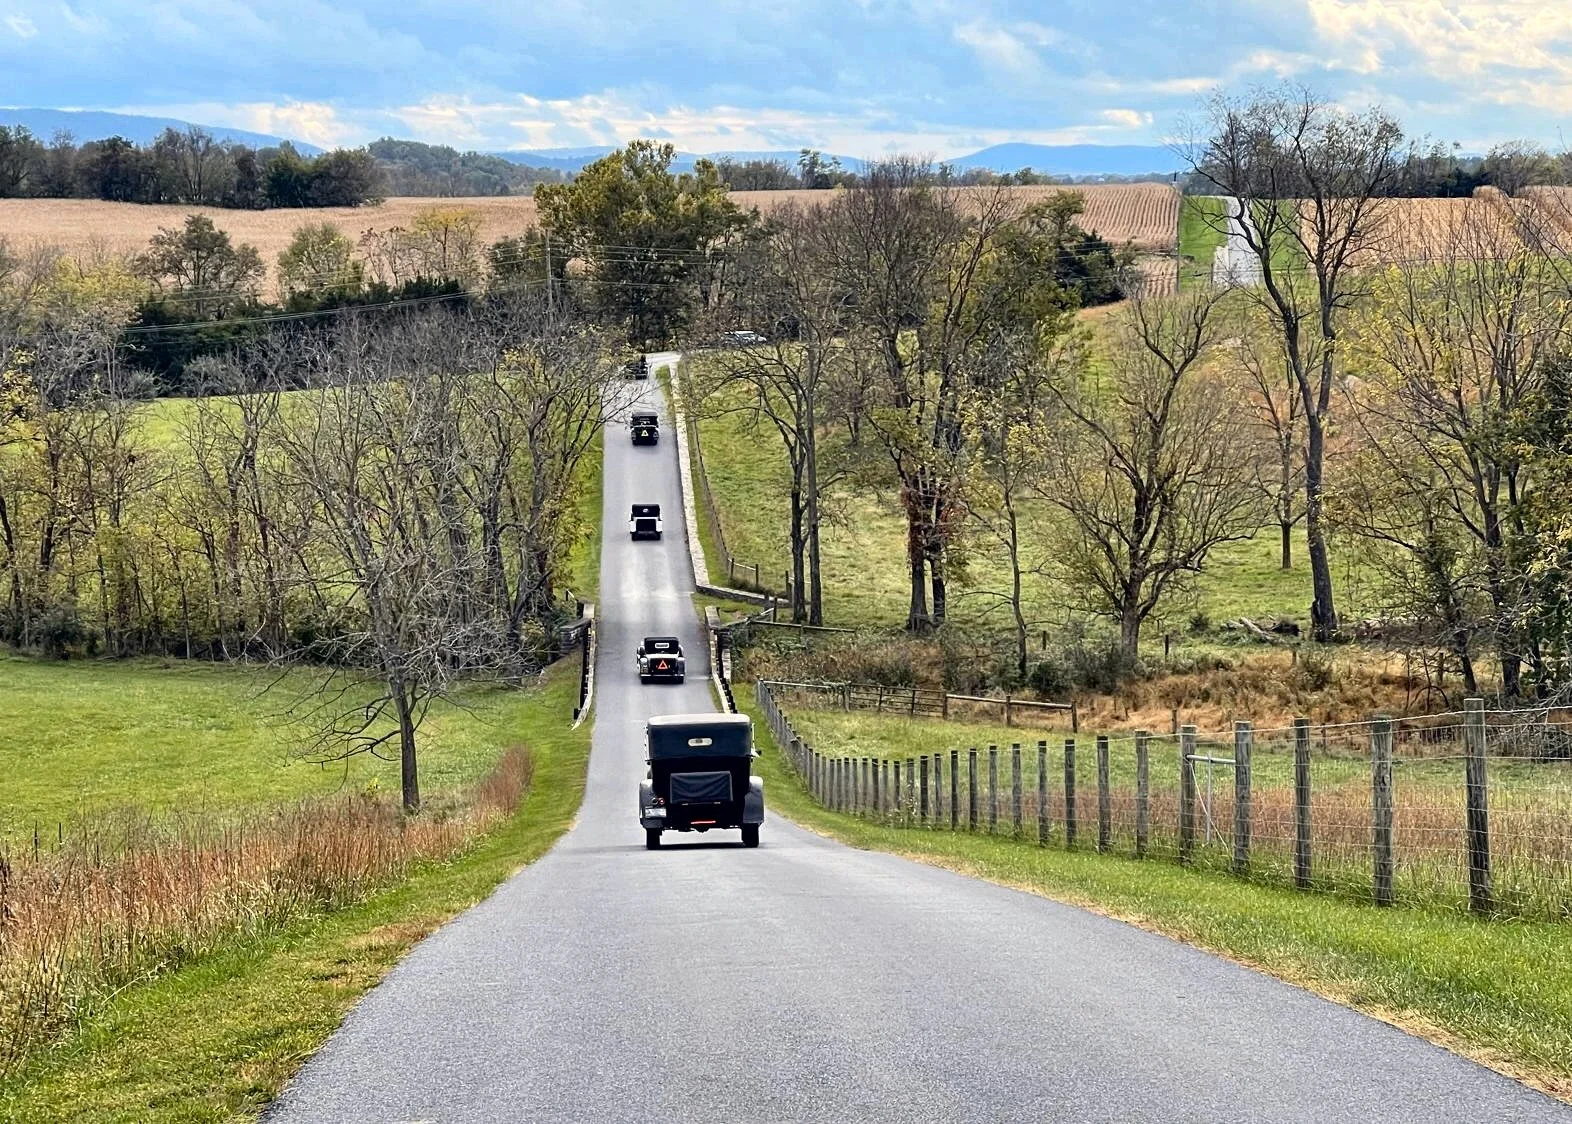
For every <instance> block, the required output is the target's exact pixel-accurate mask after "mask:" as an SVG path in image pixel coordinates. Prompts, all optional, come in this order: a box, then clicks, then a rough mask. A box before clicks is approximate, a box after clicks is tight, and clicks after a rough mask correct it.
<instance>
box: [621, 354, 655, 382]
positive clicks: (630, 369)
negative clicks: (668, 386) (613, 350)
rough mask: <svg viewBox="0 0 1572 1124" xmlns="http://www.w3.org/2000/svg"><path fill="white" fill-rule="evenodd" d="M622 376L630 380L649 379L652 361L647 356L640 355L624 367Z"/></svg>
mask: <svg viewBox="0 0 1572 1124" xmlns="http://www.w3.org/2000/svg"><path fill="white" fill-rule="evenodd" d="M622 374H623V377H625V378H630V379H647V378H649V377H650V360H649V356H647V355H640V356H639V357H638V358H636V359H629V360H628V361H627V362H626V363H624V364H623V365H622Z"/></svg>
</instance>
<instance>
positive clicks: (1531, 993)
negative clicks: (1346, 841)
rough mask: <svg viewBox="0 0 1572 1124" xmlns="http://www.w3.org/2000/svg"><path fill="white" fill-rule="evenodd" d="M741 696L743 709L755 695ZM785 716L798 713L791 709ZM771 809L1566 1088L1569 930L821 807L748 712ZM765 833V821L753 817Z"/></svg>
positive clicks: (1570, 1062)
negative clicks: (1111, 922) (1219, 959)
mask: <svg viewBox="0 0 1572 1124" xmlns="http://www.w3.org/2000/svg"><path fill="white" fill-rule="evenodd" d="M741 695H742V692H739V699H740V701H742V702H743V704H744V706H745V708H747V709H750V710H752V703H751V697H750V698H747V699H742V698H741ZM793 717H794V719H795V718H796V717H797V716H796V715H795V714H794V715H793ZM754 718H755V734H756V736H757V738H758V741H759V743H760V746H761V748H762V749H763V751H764V752H763V756H762V757H760V759H759V765H758V768H759V771H760V773H761V774H762V775H763V776H764V778H765V781H766V785H767V790H768V792H769V800H770V808H771V811H772V814H781V815H785V816H787V817H789V818H791V819H793V820H796V821H797V822H799V823H801V824H803V825H805V826H807V827H809V828H811V829H813V830H815V831H819V832H822V833H825V834H828V835H831V836H834V837H835V838H837V839H840V840H842V841H843V842H846V843H848V844H850V845H852V846H855V847H862V848H866V849H871V850H883V851H892V852H895V853H898V854H903V855H906V856H908V857H910V858H912V859H915V860H917V861H919V862H928V863H933V864H935V865H939V866H944V867H948V868H950V869H953V870H957V871H960V872H962V873H966V874H972V875H975V876H978V877H982V878H987V879H989V880H991V881H995V882H1000V883H1003V884H1005V885H1009V886H1014V887H1017V888H1019V889H1022V890H1025V891H1027V892H1030V893H1036V894H1042V895H1044V896H1046V897H1050V898H1053V899H1055V900H1058V901H1065V902H1069V903H1072V904H1076V905H1082V906H1085V907H1087V908H1090V909H1094V910H1096V911H1098V912H1100V913H1105V914H1108V915H1110V916H1113V917H1116V918H1120V919H1122V920H1125V921H1129V922H1131V923H1133V924H1136V925H1139V926H1141V927H1142V928H1146V929H1151V930H1153V931H1156V932H1160V933H1164V934H1167V935H1169V936H1172V937H1174V938H1176V939H1178V940H1182V941H1185V942H1187V943H1189V944H1192V945H1195V946H1197V947H1200V948H1204V949H1207V950H1209V951H1212V952H1215V953H1218V954H1219V955H1222V956H1225V957H1228V958H1230V959H1233V960H1236V961H1238V962H1241V963H1244V964H1247V965H1250V966H1252V967H1256V968H1259V969H1260V970H1262V971H1265V972H1268V973H1270V974H1272V975H1275V976H1278V977H1280V978H1282V979H1285V980H1288V981H1290V982H1292V983H1295V984H1298V985H1300V986H1303V987H1306V988H1308V989H1310V990H1311V991H1314V992H1317V993H1319V994H1321V995H1325V996H1327V997H1329V998H1331V999H1334V1000H1336V1001H1338V1002H1342V1003H1346V1004H1348V1005H1350V1006H1352V1007H1356V1008H1358V1009H1360V1010H1362V1011H1366V1012H1369V1013H1371V1014H1373V1015H1376V1016H1377V1017H1379V1018H1383V1019H1386V1020H1388V1021H1390V1022H1393V1023H1395V1024H1397V1025H1399V1026H1401V1027H1403V1028H1405V1029H1408V1030H1410V1031H1412V1032H1415V1033H1418V1034H1422V1035H1424V1036H1426V1037H1429V1038H1431V1039H1432V1040H1434V1041H1437V1042H1440V1043H1442V1044H1443V1045H1447V1046H1449V1047H1451V1048H1452V1049H1455V1050H1458V1051H1459V1052H1461V1053H1464V1054H1466V1055H1468V1056H1470V1057H1473V1058H1476V1059H1478V1060H1480V1061H1482V1062H1484V1063H1486V1064H1487V1065H1491V1066H1493V1067H1495V1068H1497V1069H1500V1070H1502V1071H1503V1072H1506V1073H1510V1074H1513V1075H1515V1076H1519V1077H1522V1078H1524V1079H1527V1080H1529V1081H1531V1082H1533V1083H1534V1084H1536V1085H1538V1086H1539V1087H1541V1088H1543V1089H1546V1090H1547V1091H1550V1092H1552V1093H1555V1094H1557V1095H1559V1096H1561V1097H1563V1098H1572V930H1569V929H1568V927H1567V926H1565V925H1562V924H1553V923H1540V922H1508V923H1500V922H1482V921H1478V920H1475V919H1472V918H1470V917H1468V916H1465V915H1462V914H1459V913H1457V912H1456V911H1453V910H1445V909H1422V908H1395V909H1382V908H1378V907H1375V906H1373V905H1367V904H1362V903H1358V902H1353V901H1349V900H1347V899H1344V898H1340V897H1336V896H1332V895H1321V894H1305V893H1299V892H1295V891H1293V890H1287V889H1280V888H1277V887H1273V886H1267V885H1262V884H1260V883H1257V882H1251V881H1242V880H1239V879H1236V878H1231V877H1228V876H1226V875H1223V874H1218V873H1214V872H1210V871H1207V870H1200V869H1191V868H1184V867H1180V866H1177V865H1174V864H1172V863H1167V862H1157V861H1138V860H1134V859H1129V858H1122V857H1115V856H1111V855H1099V854H1096V853H1093V852H1092V851H1091V850H1090V849H1089V848H1087V849H1082V850H1078V851H1065V850H1063V849H1059V848H1051V847H1050V848H1042V847H1037V846H1035V845H1030V844H1023V843H1017V842H1012V841H1010V840H1008V839H1005V838H999V837H986V836H978V835H968V834H966V833H960V834H951V833H950V832H946V831H923V830H910V829H905V830H903V829H898V828H891V827H884V826H880V825H876V824H872V823H868V822H866V821H863V820H858V819H853V818H851V817H848V816H840V815H835V814H832V813H829V812H826V811H824V810H823V809H822V808H820V807H819V806H818V805H817V804H815V803H814V802H813V801H812V800H811V798H810V797H809V796H808V794H807V792H806V790H805V789H804V787H803V785H802V783H801V782H800V780H799V779H798V778H797V775H796V773H795V772H794V771H793V770H791V769H790V767H789V766H788V765H787V763H786V761H785V759H784V758H783V756H782V755H781V753H780V751H779V750H778V748H777V747H776V746H775V745H774V743H773V741H772V739H771V738H770V735H769V731H768V728H767V727H766V726H765V724H764V723H763V722H762V721H761V720H759V716H758V714H757V713H756V712H755V713H754ZM764 832H765V840H766V844H765V845H766V846H767V845H768V839H769V826H768V824H766V825H765V829H764Z"/></svg>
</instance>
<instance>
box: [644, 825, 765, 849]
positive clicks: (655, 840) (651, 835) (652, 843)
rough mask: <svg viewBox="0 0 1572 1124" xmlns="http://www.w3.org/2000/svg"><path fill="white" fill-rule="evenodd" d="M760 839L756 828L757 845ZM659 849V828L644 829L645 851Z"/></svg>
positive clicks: (754, 836)
mask: <svg viewBox="0 0 1572 1124" xmlns="http://www.w3.org/2000/svg"><path fill="white" fill-rule="evenodd" d="M758 838H759V829H758V828H754V829H753V839H754V842H755V843H757V842H758ZM659 848H660V829H659V828H654V827H647V828H645V829H644V849H645V850H646V851H655V850H658V849H659Z"/></svg>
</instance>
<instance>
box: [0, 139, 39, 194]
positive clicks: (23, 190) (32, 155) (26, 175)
mask: <svg viewBox="0 0 1572 1124" xmlns="http://www.w3.org/2000/svg"><path fill="white" fill-rule="evenodd" d="M42 155H43V146H42V145H40V144H39V143H38V142H37V141H36V140H34V139H33V134H32V133H30V132H28V131H27V130H26V129H24V128H23V127H22V126H20V125H18V126H17V127H16V128H14V129H8V128H6V127H5V126H4V125H0V199H11V198H15V197H16V196H18V195H24V194H27V189H28V187H29V186H30V185H29V182H28V181H29V179H30V176H31V173H32V171H33V169H34V167H35V166H36V164H37V163H38V160H39V159H40V158H41V157H42Z"/></svg>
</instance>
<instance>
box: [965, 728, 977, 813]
mask: <svg viewBox="0 0 1572 1124" xmlns="http://www.w3.org/2000/svg"><path fill="white" fill-rule="evenodd" d="M966 830H967V831H976V830H977V747H976V746H972V747H971V748H970V749H968V750H967V751H966Z"/></svg>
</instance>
